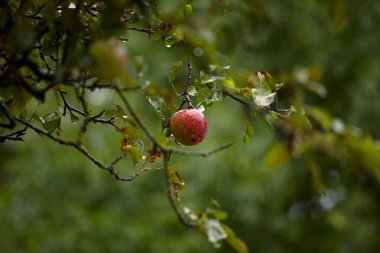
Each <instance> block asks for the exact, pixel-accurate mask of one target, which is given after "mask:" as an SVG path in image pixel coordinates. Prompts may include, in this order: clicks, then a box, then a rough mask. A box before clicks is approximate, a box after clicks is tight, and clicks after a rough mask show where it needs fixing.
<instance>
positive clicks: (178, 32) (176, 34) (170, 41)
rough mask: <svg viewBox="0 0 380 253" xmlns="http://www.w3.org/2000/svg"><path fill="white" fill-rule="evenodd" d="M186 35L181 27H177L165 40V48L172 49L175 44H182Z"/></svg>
mask: <svg viewBox="0 0 380 253" xmlns="http://www.w3.org/2000/svg"><path fill="white" fill-rule="evenodd" d="M183 36H184V33H183V31H182V29H181V28H180V27H176V28H175V29H173V30H172V32H170V34H169V36H167V37H166V38H165V46H166V47H171V46H173V45H174V44H175V43H178V42H180V41H181V40H183Z"/></svg>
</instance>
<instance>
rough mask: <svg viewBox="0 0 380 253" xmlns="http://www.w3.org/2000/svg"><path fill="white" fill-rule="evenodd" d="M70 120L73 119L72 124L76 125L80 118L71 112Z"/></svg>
mask: <svg viewBox="0 0 380 253" xmlns="http://www.w3.org/2000/svg"><path fill="white" fill-rule="evenodd" d="M70 119H71V122H72V123H74V124H76V123H77V122H78V121H79V118H78V116H76V115H75V114H74V113H72V112H70Z"/></svg>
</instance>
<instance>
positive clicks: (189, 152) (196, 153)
mask: <svg viewBox="0 0 380 253" xmlns="http://www.w3.org/2000/svg"><path fill="white" fill-rule="evenodd" d="M233 144H234V143H233V142H229V143H226V144H223V145H221V146H219V147H217V148H214V149H212V150H208V151H198V150H196V151H192V150H183V149H177V148H171V147H169V148H165V149H164V150H165V151H167V152H172V153H176V154H179V155H186V156H202V157H206V156H210V155H213V154H215V153H218V152H219V151H222V150H224V149H227V148H229V147H231V146H232V145H233Z"/></svg>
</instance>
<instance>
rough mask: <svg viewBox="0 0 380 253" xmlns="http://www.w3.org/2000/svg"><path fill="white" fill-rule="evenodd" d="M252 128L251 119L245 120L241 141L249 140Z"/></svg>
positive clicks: (251, 135) (252, 131)
mask: <svg viewBox="0 0 380 253" xmlns="http://www.w3.org/2000/svg"><path fill="white" fill-rule="evenodd" d="M253 133H254V129H253V125H252V123H251V121H249V120H247V123H246V125H245V131H244V136H243V142H244V143H247V142H249V141H250V140H251V139H252V137H253Z"/></svg>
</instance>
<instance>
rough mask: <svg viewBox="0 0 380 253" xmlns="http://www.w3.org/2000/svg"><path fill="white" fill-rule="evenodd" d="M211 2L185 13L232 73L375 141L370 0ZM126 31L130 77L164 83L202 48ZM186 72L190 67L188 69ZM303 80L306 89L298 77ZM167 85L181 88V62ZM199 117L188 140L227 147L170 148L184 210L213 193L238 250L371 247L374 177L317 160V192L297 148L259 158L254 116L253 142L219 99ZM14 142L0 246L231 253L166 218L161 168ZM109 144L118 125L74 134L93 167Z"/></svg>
mask: <svg viewBox="0 0 380 253" xmlns="http://www.w3.org/2000/svg"><path fill="white" fill-rule="evenodd" d="M162 2H166V1H162ZM167 2H169V1H167ZM170 2H172V3H167V4H165V3H164V4H163V6H162V8H163V9H164V10H166V11H167V12H168V13H170V11H173V10H175V8H176V1H170ZM178 2H180V1H178ZM222 2H223V3H222ZM223 5H224V1H215V0H214V1H211V0H208V1H198V0H194V1H193V14H192V15H191V16H190V18H189V19H190V21H189V22H191V23H192V24H193V27H196V28H197V29H198V30H199V31H198V34H199V38H201V40H204V41H206V42H205V44H207V45H212V46H213V47H212V50H214V52H215V55H218V57H219V59H222V60H221V61H222V62H224V63H225V64H226V65H230V66H231V68H232V69H246V70H250V71H257V70H267V71H269V72H270V73H271V74H272V75H273V76H274V78H275V79H276V80H278V81H279V82H281V81H282V82H285V85H288V86H290V87H292V89H294V90H296V91H297V92H298V93H299V96H300V97H302V100H303V101H306V102H305V103H308V104H314V105H318V106H321V107H323V108H325V109H326V110H328V111H329V112H330V113H331V114H332V115H333V117H334V118H336V119H339V120H340V121H341V122H343V123H344V124H349V125H353V126H356V127H358V128H360V129H362V131H363V132H367V133H370V134H371V135H372V136H374V137H375V138H379V137H380V135H379V132H378V126H379V124H380V117H379V116H378V115H380V109H379V108H380V100H379V99H378V98H379V96H380V87H379V81H380V71H379V70H380V50H379V49H380V48H379V47H380V43H379V41H380V30H379V29H378V24H379V23H380V2H379V1H375V0H367V1H353V0H330V1H328V0H302V1H301V0H289V1H280V0H268V1H261V0H245V1H233V0H231V1H228V8H227V12H226V13H225V14H224V15H216V14H215V12H223V9H224V7H223ZM128 35H129V41H128V42H127V43H126V47H127V49H128V54H129V59H131V62H132V61H133V59H140V60H141V57H143V60H144V66H145V69H144V76H142V77H137V76H138V75H137V74H136V73H135V74H136V75H135V76H136V78H137V83H139V84H143V83H144V82H145V81H147V80H150V81H152V82H155V83H157V85H162V86H167V73H168V70H169V69H170V66H171V65H172V64H173V62H175V61H178V60H179V59H181V58H184V59H187V57H189V55H190V54H192V55H193V56H192V57H194V58H197V57H200V58H201V57H202V52H201V51H199V48H198V49H197V50H195V48H194V50H193V51H190V52H189V51H188V50H187V49H186V48H185V47H183V46H181V43H179V44H175V45H173V46H172V47H171V48H167V47H165V46H164V44H163V42H162V41H153V40H149V38H148V37H147V36H146V35H145V34H143V33H133V32H131V33H129V34H128ZM189 40H190V38H189ZM130 65H131V72H133V71H134V70H132V69H133V68H132V67H133V64H130ZM194 72H195V73H194V74H195V75H198V74H199V73H198V72H197V66H195V71H194ZM310 76H312V77H313V81H315V83H317V84H315V85H313V86H310V85H308V84H309V83H310V82H308V81H309V80H308V78H309V77H310ZM181 78H182V79H181ZM305 79H306V81H305ZM178 80H179V81H181V80H182V81H183V82H184V83H185V80H186V71H185V69H184V70H183V73H181V76H180V77H179V78H178ZM283 95H284V96H286V94H283ZM129 98H130V99H131V101H132V104H133V105H134V106H135V108H136V110H137V111H138V112H139V114H140V115H141V117H142V118H143V121H144V122H145V123H146V124H147V125H149V128H150V129H151V130H152V131H153V132H155V133H157V134H158V133H159V131H160V123H159V118H158V117H157V115H156V114H155V112H154V110H153V108H151V107H150V105H149V104H148V103H147V102H146V100H145V99H144V97H143V94H139V93H138V92H134V93H131V94H130V95H129ZM49 99H50V100H49V101H50V102H48V103H47V104H46V105H37V104H33V105H32V106H34V107H38V108H39V110H41V111H44V110H46V112H48V110H49V103H50V104H53V105H54V99H53V96H51V97H49ZM115 99H116V98H115V97H114V96H113V95H112V94H111V93H99V92H95V93H94V94H92V95H91V96H90V102H91V101H92V107H93V110H97V109H99V108H107V107H111V106H113V105H114V103H115ZM205 113H206V116H207V117H208V122H209V134H208V136H207V138H206V140H205V142H204V143H202V144H201V145H199V146H197V147H194V148H193V149H195V150H203V149H208V148H212V147H215V146H218V145H220V144H223V143H225V142H227V141H230V140H235V141H236V144H235V145H234V146H233V147H231V148H230V149H228V150H227V151H223V152H220V153H218V154H216V155H214V156H211V157H207V158H194V157H183V156H175V157H173V160H172V163H173V166H174V167H175V168H176V169H177V170H178V172H179V173H180V174H181V176H182V177H183V178H184V180H185V181H186V191H185V192H184V194H183V197H182V198H183V201H184V202H185V203H186V205H187V206H189V207H191V208H192V209H194V210H204V209H205V208H206V207H207V205H208V204H209V203H211V202H212V201H214V200H215V201H217V202H218V203H219V204H220V205H221V208H222V209H223V210H225V211H227V212H228V214H229V218H228V220H227V221H226V223H227V224H228V225H229V226H230V227H232V228H233V229H234V231H235V232H236V233H237V234H238V235H239V236H240V237H241V238H242V239H243V240H244V241H245V242H246V243H247V245H248V247H249V248H250V251H251V252H272V253H276V252H278V253H282V252H342V253H343V252H344V253H346V252H378V249H379V247H380V236H379V235H380V218H379V217H380V216H379V213H380V188H379V185H378V183H377V182H376V181H375V180H372V179H371V178H370V177H369V176H368V175H366V174H365V173H361V172H360V170H358V169H355V168H352V167H350V166H347V165H346V164H342V163H339V162H337V161H336V160H335V159H331V158H328V157H322V156H321V157H320V160H319V161H318V162H319V169H320V171H321V177H322V179H321V180H322V181H323V185H324V188H323V190H322V191H318V190H316V189H315V184H314V183H315V182H313V180H314V179H315V177H313V175H312V171H311V170H310V166H309V164H308V160H307V159H306V158H305V157H302V156H301V157H293V158H292V159H290V160H289V161H288V162H287V163H286V164H281V165H280V166H269V165H268V163H267V160H266V156H267V154H268V152H269V150H270V149H271V147H272V146H273V145H275V144H276V143H278V142H279V140H278V138H277V137H276V136H275V134H274V131H273V129H271V127H270V126H269V125H268V124H267V123H266V122H265V121H264V120H260V119H258V120H256V121H255V124H254V128H255V133H254V137H253V139H252V141H251V142H249V143H247V144H243V142H242V136H243V132H244V127H245V121H246V115H245V112H244V110H243V109H242V107H241V105H239V104H237V103H236V102H234V101H233V100H231V99H229V98H226V99H224V100H223V101H222V102H218V103H215V104H214V105H213V106H212V107H210V108H209V109H208V110H207V111H206V112H205ZM69 121H70V120H69V119H66V120H64V121H63V128H64V129H65V131H67V133H68V135H70V134H75V133H76V131H77V128H75V127H76V126H72V124H71V123H70V122H69ZM340 121H339V122H340ZM24 139H25V141H24V142H22V143H12V142H5V143H3V144H1V145H0V221H1V224H0V235H1V236H0V245H1V246H0V248H1V250H0V251H1V252H9V253H11V252H92V253H95V252H157V253H158V252H177V253H181V252H230V251H231V249H230V248H228V246H225V245H224V246H223V247H222V248H220V249H215V248H214V247H213V245H212V244H211V243H209V242H208V241H207V238H205V237H204V236H202V235H200V234H199V233H197V232H196V231H193V230H189V229H186V228H185V227H183V226H182V225H181V224H180V223H179V221H178V220H177V218H176V216H175V213H174V212H173V210H172V209H171V207H170V204H169V202H168V201H167V197H166V192H165V185H164V175H163V173H161V172H160V171H150V172H148V173H146V174H144V175H143V176H141V177H138V178H137V179H136V180H135V181H133V182H131V183H122V182H118V181H115V180H114V178H112V177H111V176H109V175H108V174H107V173H106V172H104V171H101V170H99V169H98V168H97V167H96V166H95V165H94V164H92V163H91V162H90V161H89V160H87V159H86V158H85V157H83V156H82V155H81V154H80V153H78V152H77V151H75V150H72V149H70V148H68V147H63V146H60V145H58V144H57V143H53V142H51V141H49V140H47V139H46V138H42V137H41V136H38V135H37V134H35V133H33V132H32V131H29V132H28V134H27V135H26V136H25V138H24ZM120 140H121V136H120V134H119V133H116V132H115V131H114V130H113V129H112V128H111V127H109V126H102V125H92V126H91V128H90V129H89V133H88V135H87V138H86V142H87V144H88V146H89V149H90V150H91V151H92V152H94V154H95V155H96V156H98V157H99V159H101V160H102V161H105V162H109V161H111V160H112V159H113V158H114V157H115V156H117V154H119V153H120V151H119V145H120V144H119V143H120ZM378 169H380V168H378ZM121 171H122V173H124V174H126V175H127V174H129V173H130V172H131V171H133V168H132V162H131V161H128V160H127V161H124V162H123V164H122V170H121Z"/></svg>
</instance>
